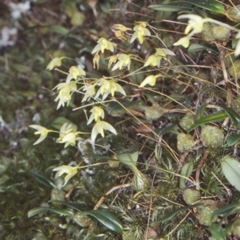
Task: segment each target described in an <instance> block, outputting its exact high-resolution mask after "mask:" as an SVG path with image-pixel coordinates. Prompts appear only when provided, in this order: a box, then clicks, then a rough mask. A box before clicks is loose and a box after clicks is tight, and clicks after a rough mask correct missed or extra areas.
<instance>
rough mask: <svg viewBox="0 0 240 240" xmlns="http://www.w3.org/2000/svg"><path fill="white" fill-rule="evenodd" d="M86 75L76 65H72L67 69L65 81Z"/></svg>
mask: <svg viewBox="0 0 240 240" xmlns="http://www.w3.org/2000/svg"><path fill="white" fill-rule="evenodd" d="M85 75H86V72H85V71H84V70H83V69H82V68H80V67H78V66H72V67H71V68H70V69H69V74H68V76H67V80H66V82H67V83H68V82H70V81H71V80H72V79H75V80H77V78H78V77H81V76H85Z"/></svg>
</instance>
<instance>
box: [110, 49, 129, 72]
mask: <svg viewBox="0 0 240 240" xmlns="http://www.w3.org/2000/svg"><path fill="white" fill-rule="evenodd" d="M130 56H131V55H130V54H123V53H119V54H117V59H118V62H117V63H116V64H115V65H114V66H113V69H112V71H114V70H116V69H118V68H119V70H121V69H122V68H123V67H127V68H128V70H129V69H130V64H131V58H130Z"/></svg>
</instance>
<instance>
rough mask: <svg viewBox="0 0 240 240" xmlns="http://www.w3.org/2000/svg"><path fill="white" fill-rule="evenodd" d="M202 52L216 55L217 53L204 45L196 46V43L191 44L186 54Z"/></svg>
mask: <svg viewBox="0 0 240 240" xmlns="http://www.w3.org/2000/svg"><path fill="white" fill-rule="evenodd" d="M202 50H207V51H209V52H211V53H215V54H216V53H217V51H216V50H215V49H213V48H210V47H207V46H205V45H201V44H197V43H192V44H191V45H190V46H189V48H188V50H187V51H188V53H196V52H200V51H202Z"/></svg>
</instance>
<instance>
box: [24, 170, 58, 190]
mask: <svg viewBox="0 0 240 240" xmlns="http://www.w3.org/2000/svg"><path fill="white" fill-rule="evenodd" d="M28 174H29V175H31V176H32V177H34V178H35V179H36V180H37V181H38V182H40V183H42V184H43V185H45V186H47V187H51V188H56V185H55V184H54V183H53V182H52V181H50V180H49V179H48V178H46V177H45V176H43V175H41V174H39V173H34V172H28Z"/></svg>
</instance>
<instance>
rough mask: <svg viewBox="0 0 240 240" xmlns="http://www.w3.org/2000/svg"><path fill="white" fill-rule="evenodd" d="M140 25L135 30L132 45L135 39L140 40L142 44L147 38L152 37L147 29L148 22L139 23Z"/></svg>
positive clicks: (131, 40)
mask: <svg viewBox="0 0 240 240" xmlns="http://www.w3.org/2000/svg"><path fill="white" fill-rule="evenodd" d="M137 23H138V24H137V25H136V26H135V27H134V28H133V30H134V33H133V35H132V37H131V39H130V43H132V42H133V41H134V40H135V39H138V41H139V43H140V44H142V43H143V41H144V39H145V37H146V36H151V33H150V31H149V30H148V29H147V28H146V26H147V23H146V22H137Z"/></svg>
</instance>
